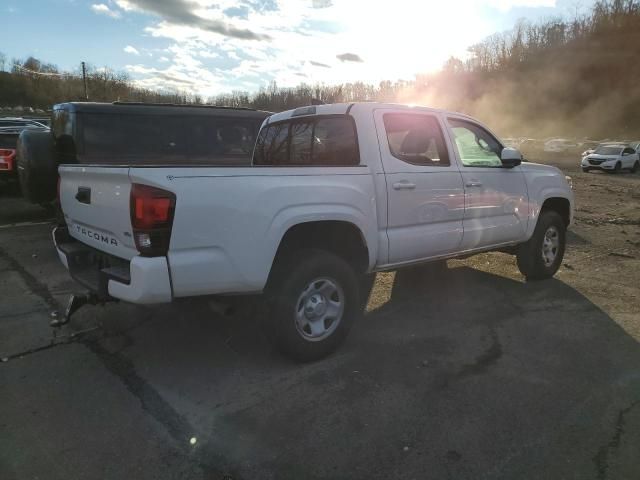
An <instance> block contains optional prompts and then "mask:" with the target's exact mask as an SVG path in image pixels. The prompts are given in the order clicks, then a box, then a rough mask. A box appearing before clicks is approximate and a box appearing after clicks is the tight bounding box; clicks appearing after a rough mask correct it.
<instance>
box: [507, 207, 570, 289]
mask: <svg viewBox="0 0 640 480" xmlns="http://www.w3.org/2000/svg"><path fill="white" fill-rule="evenodd" d="M566 239H567V227H566V226H565V224H564V221H563V220H562V217H561V216H560V215H559V214H558V213H557V212H554V211H551V210H547V211H543V212H541V213H540V217H539V218H538V223H537V225H536V228H535V230H534V232H533V236H532V237H531V238H530V239H529V241H528V242H525V243H523V244H522V245H520V246H519V247H518V251H517V253H516V259H517V263H518V268H519V269H520V272H521V273H522V274H523V275H524V276H525V277H526V278H527V280H544V279H547V278H551V277H553V276H554V275H555V273H556V272H557V271H558V268H560V264H561V263H562V258H563V257H564V250H565V244H566Z"/></svg>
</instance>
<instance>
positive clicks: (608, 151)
mask: <svg viewBox="0 0 640 480" xmlns="http://www.w3.org/2000/svg"><path fill="white" fill-rule="evenodd" d="M622 150H623V148H622V147H598V148H596V150H595V152H593V153H596V154H598V155H620V153H622Z"/></svg>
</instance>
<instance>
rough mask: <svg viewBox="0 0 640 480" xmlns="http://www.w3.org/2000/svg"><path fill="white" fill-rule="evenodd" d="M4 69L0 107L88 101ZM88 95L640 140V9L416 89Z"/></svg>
mask: <svg viewBox="0 0 640 480" xmlns="http://www.w3.org/2000/svg"><path fill="white" fill-rule="evenodd" d="M407 61H409V59H408V60H407ZM0 67H3V68H0V69H2V70H9V72H6V71H5V72H0V106H16V105H22V106H32V107H40V108H46V107H49V106H50V105H52V104H54V103H56V102H60V101H66V100H82V99H83V98H84V85H83V81H82V77H81V76H80V75H79V72H73V73H72V74H71V75H69V74H63V72H59V71H58V69H57V68H56V67H55V66H54V65H51V64H46V63H43V62H41V61H39V60H37V59H34V58H29V59H27V60H25V61H18V60H14V61H13V62H12V63H11V65H6V59H5V57H4V56H2V55H1V54H0ZM32 72H37V73H32ZM43 74H44V75H43ZM87 88H88V93H89V98H90V99H91V100H92V101H113V100H118V99H119V100H135V101H160V102H176V103H203V102H209V103H216V104H221V105H232V106H250V107H254V108H259V109H264V110H270V111H279V110H284V109H288V108H293V107H296V106H300V105H305V104H309V103H310V102H311V100H312V98H318V99H320V100H323V101H325V102H341V101H355V100H376V101H391V102H406V103H419V104H424V105H430V106H435V107H442V108H448V109H454V110H458V111H462V112H465V113H468V114H471V115H474V116H476V117H478V118H480V119H482V120H484V121H486V122H489V123H490V124H492V125H493V126H494V127H495V129H496V131H497V132H498V133H500V134H502V135H508V136H512V135H524V136H547V135H556V136H559V135H571V136H579V137H583V136H593V137H604V136H618V137H640V2H639V1H638V0H613V1H612V0H608V1H600V2H598V3H596V5H595V6H594V7H593V9H592V10H591V11H590V12H589V13H588V14H585V15H582V16H576V17H575V18H572V19H568V20H567V19H557V20H548V21H545V22H542V23H537V24H533V23H529V22H527V21H525V20H522V21H520V22H519V23H518V24H517V25H516V26H515V28H514V29H513V30H511V31H508V32H504V33H498V34H496V35H493V36H491V37H489V38H487V39H486V40H485V41H483V42H481V43H479V44H477V45H473V46H471V47H470V48H469V58H468V59H466V60H464V61H463V60H460V59H456V58H451V59H449V61H448V62H447V63H446V64H445V65H444V67H443V69H442V71H440V72H438V73H435V74H431V75H417V76H416V78H415V79H414V80H413V81H396V82H391V81H386V82H381V83H380V84H379V85H367V84H364V83H359V82H356V83H350V84H344V85H338V86H326V85H306V84H302V85H299V86H298V87H295V88H279V87H278V86H277V85H275V84H272V85H269V86H268V87H265V88H263V89H261V90H259V91H258V92H256V93H247V92H233V93H223V92H221V94H220V95H218V96H216V97H213V98H208V99H203V98H201V97H199V96H198V95H195V94H193V93H188V92H153V91H149V90H144V89H140V88H136V87H135V83H134V82H133V81H132V80H131V79H130V78H129V77H128V76H127V74H125V73H121V72H114V71H111V70H109V69H95V68H92V67H89V70H88V80H87Z"/></svg>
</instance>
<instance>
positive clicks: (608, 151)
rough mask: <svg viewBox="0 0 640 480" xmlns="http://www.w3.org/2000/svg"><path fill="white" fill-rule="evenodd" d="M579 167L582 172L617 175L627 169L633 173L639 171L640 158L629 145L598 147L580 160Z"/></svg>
mask: <svg viewBox="0 0 640 480" xmlns="http://www.w3.org/2000/svg"><path fill="white" fill-rule="evenodd" d="M581 166H582V171H583V172H588V171H589V170H604V171H607V172H616V173H617V172H619V171H620V170H622V169H628V170H631V172H633V173H635V172H637V171H638V170H639V169H640V157H639V156H638V153H637V152H636V151H635V149H633V148H631V147H630V146H629V145H612V144H608V145H600V146H598V148H596V149H595V150H594V152H593V153H590V154H589V155H586V156H584V157H583V158H582V162H581Z"/></svg>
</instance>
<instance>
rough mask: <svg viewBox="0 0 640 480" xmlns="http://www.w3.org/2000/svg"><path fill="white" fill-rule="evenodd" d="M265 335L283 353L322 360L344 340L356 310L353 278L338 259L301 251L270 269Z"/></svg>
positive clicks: (356, 291) (358, 305) (358, 307)
mask: <svg viewBox="0 0 640 480" xmlns="http://www.w3.org/2000/svg"><path fill="white" fill-rule="evenodd" d="M274 269H275V270H274V272H273V275H272V277H273V278H272V279H270V280H269V283H270V285H269V287H268V292H267V293H268V295H269V300H270V303H271V305H272V309H271V315H270V317H271V318H270V325H269V327H270V336H271V338H272V340H273V341H274V343H275V345H276V347H277V348H278V349H279V350H280V351H281V352H283V353H284V354H285V355H287V356H289V357H291V358H293V359H295V360H298V361H303V362H308V361H313V360H318V359H321V358H323V357H325V356H327V355H329V354H330V353H332V352H333V351H335V350H336V349H337V348H338V347H339V346H340V345H341V344H342V342H343V341H344V340H345V338H346V337H347V334H348V333H349V330H350V329H351V326H352V325H353V322H354V320H355V318H356V317H357V316H358V313H359V312H360V311H361V302H360V299H359V282H358V276H357V275H356V272H355V271H354V269H353V268H352V267H351V266H350V265H349V264H348V263H347V262H346V261H345V260H343V259H342V258H340V257H338V256H336V255H334V254H332V253H329V252H325V251H322V250H316V249H305V250H300V251H298V252H296V253H295V254H293V255H291V256H290V257H289V258H287V259H283V260H280V261H279V262H278V264H277V265H276V266H274Z"/></svg>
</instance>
